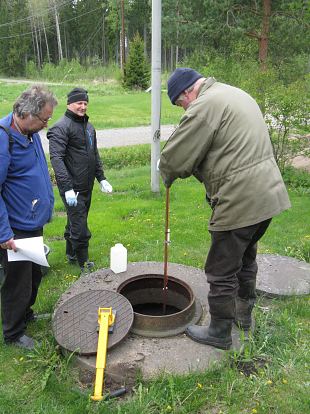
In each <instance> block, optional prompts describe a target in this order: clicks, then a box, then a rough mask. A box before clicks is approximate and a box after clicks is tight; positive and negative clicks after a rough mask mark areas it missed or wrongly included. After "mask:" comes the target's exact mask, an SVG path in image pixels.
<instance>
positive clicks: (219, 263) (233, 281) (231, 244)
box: [205, 220, 271, 317]
mask: <svg viewBox="0 0 310 414" xmlns="http://www.w3.org/2000/svg"><path fill="white" fill-rule="evenodd" d="M270 221H271V220H266V221H264V222H262V223H258V224H255V225H252V226H248V227H243V228H241V229H235V230H231V231H224V232H211V240H212V243H211V248H210V251H209V254H208V258H207V261H206V266H205V271H206V275H207V280H208V282H209V284H210V292H209V296H208V299H209V304H210V305H211V307H210V313H211V315H212V313H214V316H215V317H219V314H218V309H216V310H215V311H213V308H214V306H213V305H214V303H217V302H218V301H223V300H225V298H226V299H228V298H235V297H236V296H237V293H241V294H242V295H249V294H250V290H251V289H252V290H251V294H252V295H255V289H253V286H254V285H253V284H254V282H255V280H256V273H257V264H256V251H257V247H256V243H257V241H258V240H259V239H260V238H261V237H262V235H263V234H264V233H265V231H266V229H267V227H268V225H269V223H270ZM230 317H231V315H230Z"/></svg>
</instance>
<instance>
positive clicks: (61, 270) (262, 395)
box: [0, 148, 310, 414]
mask: <svg viewBox="0 0 310 414" xmlns="http://www.w3.org/2000/svg"><path fill="white" fill-rule="evenodd" d="M115 151H116V152H117V150H115ZM127 151H128V152H129V153H130V154H131V156H132V157H133V158H134V154H135V151H136V149H134V148H133V149H130V148H128V149H127ZM102 154H103V158H104V154H105V152H104V150H103V151H102ZM115 155H116V154H115ZM129 164H130V162H129ZM134 165H135V164H134ZM106 175H107V178H108V180H109V181H110V182H111V184H112V185H113V188H114V193H113V194H111V195H107V194H102V193H101V192H100V191H99V185H98V184H95V188H94V192H93V200H92V207H91V211H90V217H89V227H90V229H91V231H92V239H91V241H90V258H91V259H93V260H95V262H96V265H97V267H98V268H107V267H109V252H110V248H111V246H113V245H114V244H115V243H117V242H121V243H123V244H124V245H125V246H126V247H127V249H128V260H129V262H134V261H162V260H163V240H164V220H165V218H164V217H165V191H164V188H163V187H161V192H160V194H158V195H157V194H153V193H151V191H150V171H149V167H148V166H141V167H134V168H130V167H127V168H122V169H120V170H115V169H114V170H109V169H108V170H107V171H106ZM55 196H56V205H55V215H54V219H53V221H52V222H51V223H50V224H48V225H47V226H46V228H45V241H46V243H47V244H48V245H49V246H50V248H51V253H50V256H49V262H50V265H51V270H50V272H49V274H48V275H47V276H45V277H44V279H43V282H42V285H41V288H40V292H39V296H38V299H37V302H36V305H35V310H36V311H37V312H43V313H45V312H51V311H53V308H54V305H55V303H56V301H57V300H58V298H59V296H60V295H61V294H62V293H63V292H64V291H65V290H66V289H68V288H69V287H70V285H71V284H72V283H73V282H74V281H75V280H76V279H77V278H78V268H77V267H75V266H70V265H68V264H67V263H66V260H65V252H64V249H65V242H64V240H63V237H62V234H63V229H64V225H65V215H64V207H63V205H62V202H61V200H60V198H59V195H58V191H57V189H56V188H55ZM290 197H291V201H292V205H293V207H292V209H290V210H289V211H287V212H284V213H283V214H281V215H279V216H278V217H276V218H274V220H273V221H272V224H271V226H270V229H269V230H268V231H267V233H266V235H265V236H264V238H263V239H262V241H261V243H260V248H259V251H260V252H261V253H266V252H268V253H279V254H283V255H285V254H287V248H288V247H289V246H299V245H300V241H302V240H304V241H306V240H309V236H310V225H309V210H310V199H309V197H308V196H307V195H304V194H302V193H300V192H294V191H290ZM170 211H171V212H170V229H171V245H170V248H169V261H170V262H175V263H180V264H184V265H190V266H194V267H198V268H203V266H204V261H205V258H206V255H207V252H208V248H209V246H210V237H209V233H208V230H207V221H208V218H209V215H210V210H209V208H208V206H207V205H206V203H205V198H204V191H203V187H202V186H201V185H200V184H199V183H198V182H197V181H196V180H194V179H192V178H191V179H187V180H178V181H177V182H176V183H175V184H174V185H173V187H172V189H171V204H170ZM258 305H259V306H257V307H256V310H255V314H256V321H257V327H256V332H255V336H254V338H252V339H251V340H250V341H249V343H248V344H246V345H245V349H244V351H243V352H242V353H233V352H228V353H227V358H226V359H225V360H224V361H223V362H221V363H219V364H216V365H214V366H213V367H211V369H210V370H208V371H206V372H204V373H192V374H189V375H186V376H174V375H163V376H160V377H158V378H155V379H154V380H152V381H143V380H141V379H140V380H139V379H138V380H137V382H136V386H135V387H134V389H133V392H132V394H130V395H127V397H126V398H125V399H122V400H110V401H105V402H101V403H94V402H92V401H90V400H89V399H88V397H87V396H85V395H83V394H82V393H80V391H85V392H86V395H87V394H88V395H90V394H91V393H92V389H91V388H85V386H83V385H82V384H81V382H80V380H79V373H78V371H77V369H76V368H74V366H73V365H72V364H71V361H70V360H69V359H68V358H65V357H62V356H61V355H59V352H58V350H57V347H56V344H55V343H54V340H53V337H52V334H51V326H50V322H48V321H39V322H37V323H36V324H32V325H31V326H30V327H29V331H28V332H29V334H31V335H33V336H34V337H35V338H36V339H39V340H42V341H43V347H42V348H40V349H38V350H37V351H35V352H25V351H22V350H19V349H16V348H14V347H7V346H4V345H3V343H2V342H0V364H1V371H0V413H1V414H15V413H16V414H28V413H31V414H39V413H40V414H41V413H42V414H43V413H44V414H54V413H55V414H56V413H57V414H59V413H64V414H84V413H109V414H116V413H117V414H125V413H126V414H144V413H145V414H159V413H160V414H161V413H162V414H164V413H175V414H176V413H178V414H179V413H180V414H181V413H182V414H183V413H197V414H198V413H210V414H214V413H217V414H219V413H222V414H240V413H252V414H255V413H258V414H261V413H268V414H269V413H270V414H295V413H304V412H308V411H309V397H308V396H309V383H310V378H309V346H308V342H307V341H308V338H309V333H310V332H309V298H306V297H292V298H288V299H285V300H281V299H278V300H267V299H260V302H259V304H258Z"/></svg>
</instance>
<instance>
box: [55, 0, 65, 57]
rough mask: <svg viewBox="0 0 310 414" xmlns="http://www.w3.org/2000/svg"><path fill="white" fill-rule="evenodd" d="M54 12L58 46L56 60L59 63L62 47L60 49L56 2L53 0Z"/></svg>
mask: <svg viewBox="0 0 310 414" xmlns="http://www.w3.org/2000/svg"><path fill="white" fill-rule="evenodd" d="M54 12H55V24H56V35H57V44H58V58H59V61H61V60H62V59H63V54H62V47H61V37H60V29H59V21H58V12H57V7H56V2H55V0H54Z"/></svg>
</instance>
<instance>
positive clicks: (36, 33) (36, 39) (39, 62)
mask: <svg viewBox="0 0 310 414" xmlns="http://www.w3.org/2000/svg"><path fill="white" fill-rule="evenodd" d="M33 27H34V40H35V48H36V52H37V66H38V68H40V67H41V59H40V49H39V42H38V30H37V26H36V23H35V20H34V21H33Z"/></svg>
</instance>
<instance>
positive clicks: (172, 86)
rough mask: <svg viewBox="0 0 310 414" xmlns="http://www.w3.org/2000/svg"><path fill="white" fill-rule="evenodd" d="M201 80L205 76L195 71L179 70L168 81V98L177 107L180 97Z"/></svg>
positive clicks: (189, 69)
mask: <svg viewBox="0 0 310 414" xmlns="http://www.w3.org/2000/svg"><path fill="white" fill-rule="evenodd" d="M200 78H203V75H201V74H200V73H199V72H196V71H195V70H194V69H191V68H177V69H176V70H175V71H174V72H173V73H172V75H171V76H170V78H169V79H168V96H169V98H170V101H171V102H172V104H173V105H175V101H176V99H177V98H178V96H179V95H180V94H181V93H182V92H184V91H185V89H187V88H189V87H190V86H191V85H192V84H193V83H195V82H196V80H198V79H200Z"/></svg>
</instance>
